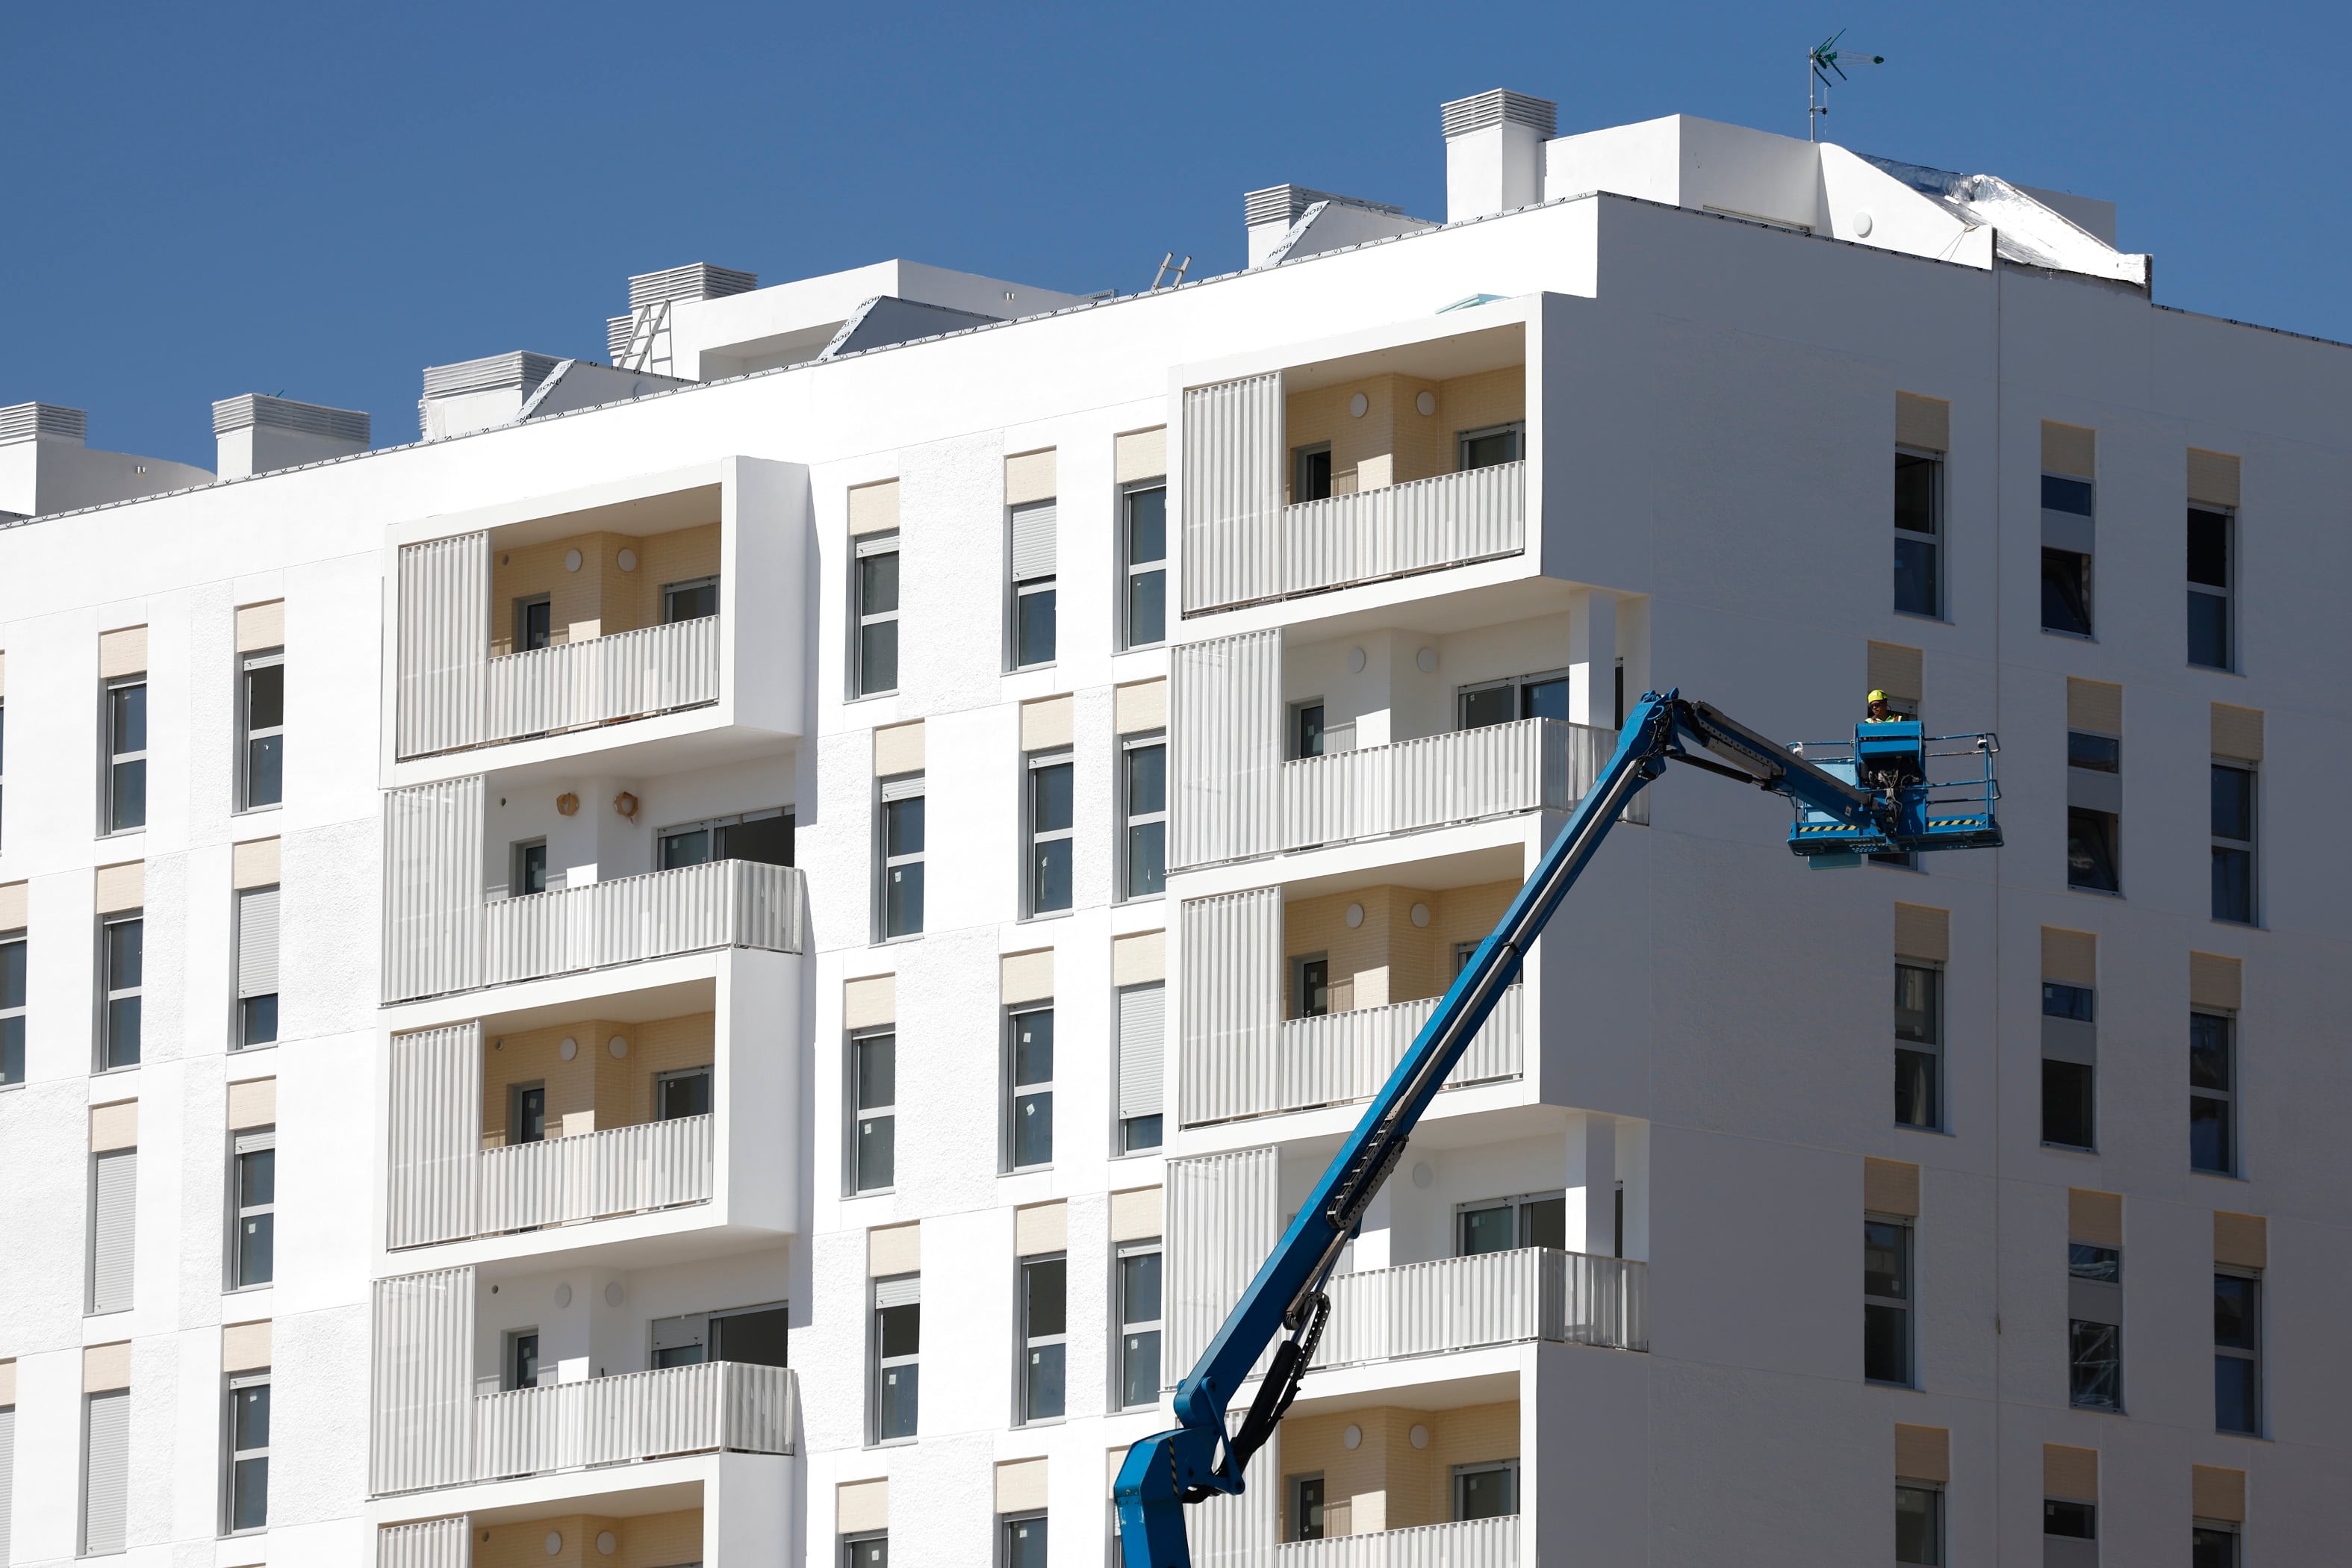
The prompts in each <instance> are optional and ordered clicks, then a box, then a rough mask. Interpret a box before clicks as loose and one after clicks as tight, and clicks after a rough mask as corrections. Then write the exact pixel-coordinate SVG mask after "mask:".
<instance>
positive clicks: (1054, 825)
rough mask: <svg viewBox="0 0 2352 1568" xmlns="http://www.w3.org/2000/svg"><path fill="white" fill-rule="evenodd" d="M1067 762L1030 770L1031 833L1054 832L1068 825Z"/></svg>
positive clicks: (1069, 771) (1069, 773) (1071, 770)
mask: <svg viewBox="0 0 2352 1568" xmlns="http://www.w3.org/2000/svg"><path fill="white" fill-rule="evenodd" d="M1075 772H1076V770H1075V769H1074V768H1073V767H1072V766H1071V765H1070V764H1069V763H1055V764H1054V765H1053V766H1052V767H1046V768H1031V769H1030V770H1029V826H1030V830H1031V831H1032V832H1034V833H1053V832H1056V831H1059V830H1062V829H1066V828H1067V827H1068V826H1070V823H1071V821H1072V816H1071V779H1072V776H1073V774H1074V773H1075Z"/></svg>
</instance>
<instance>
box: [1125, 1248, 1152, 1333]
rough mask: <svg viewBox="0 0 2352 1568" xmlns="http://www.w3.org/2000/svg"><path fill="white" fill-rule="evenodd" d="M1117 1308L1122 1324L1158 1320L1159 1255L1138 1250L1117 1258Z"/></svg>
mask: <svg viewBox="0 0 2352 1568" xmlns="http://www.w3.org/2000/svg"><path fill="white" fill-rule="evenodd" d="M1118 1310H1119V1321H1120V1322H1122V1323H1156V1322H1158V1321H1160V1254H1158V1253H1156V1252H1139V1253H1136V1254H1134V1255H1133V1256H1131V1257H1128V1258H1120V1259H1119V1260H1118Z"/></svg>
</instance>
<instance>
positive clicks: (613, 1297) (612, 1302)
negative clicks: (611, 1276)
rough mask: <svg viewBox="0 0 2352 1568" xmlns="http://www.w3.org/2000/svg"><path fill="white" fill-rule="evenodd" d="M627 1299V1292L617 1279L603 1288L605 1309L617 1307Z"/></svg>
mask: <svg viewBox="0 0 2352 1568" xmlns="http://www.w3.org/2000/svg"><path fill="white" fill-rule="evenodd" d="M628 1299H629V1292H628V1291H627V1290H626V1289H624V1288H623V1286H622V1284H621V1282H620V1281H619V1280H618V1279H615V1280H614V1281H613V1282H612V1283H611V1284H609V1285H607V1286H605V1287H604V1305H606V1306H607V1307H617V1306H619V1305H620V1304H621V1303H622V1302H624V1301H625V1300H628Z"/></svg>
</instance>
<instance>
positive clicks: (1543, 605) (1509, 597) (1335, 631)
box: [1283, 576, 1577, 648]
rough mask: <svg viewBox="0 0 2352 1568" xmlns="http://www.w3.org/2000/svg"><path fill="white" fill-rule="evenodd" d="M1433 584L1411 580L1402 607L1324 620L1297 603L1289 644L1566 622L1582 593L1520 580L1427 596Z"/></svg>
mask: <svg viewBox="0 0 2352 1568" xmlns="http://www.w3.org/2000/svg"><path fill="white" fill-rule="evenodd" d="M1432 581H1433V577H1432V576H1417V577H1412V578H1410V579H1407V582H1409V583H1410V584H1411V588H1412V594H1413V596H1412V598H1410V599H1409V600H1406V601H1404V602H1402V603H1398V604H1390V605H1375V606H1374V607H1372V608H1370V609H1367V610H1356V611H1352V612H1350V613H1349V614H1347V615H1340V616H1325V617H1323V618H1321V619H1319V620H1318V619H1315V618H1313V617H1312V616H1311V614H1310V612H1311V611H1312V610H1313V608H1314V606H1315V601H1314V600H1313V599H1311V598H1307V599H1294V600H1292V601H1291V602H1290V605H1289V608H1290V609H1291V610H1292V611H1293V612H1294V613H1295V615H1296V616H1297V618H1296V619H1293V620H1291V621H1289V622H1288V623H1287V624H1286V626H1284V628H1283V641H1284V644H1285V646H1286V647H1294V648H1295V647H1305V646H1307V645H1308V644H1312V643H1321V642H1334V641H1337V640H1338V639H1339V638H1341V637H1362V636H1364V635H1366V634H1368V633H1371V632H1385V631H1415V632H1429V633H1433V634H1437V635H1441V636H1442V635H1445V634H1450V633H1454V632H1467V631H1482V630H1484V629H1486V627H1489V626H1502V625H1504V624H1506V623H1507V622H1510V621H1526V620H1533V619H1535V618H1536V617H1537V616H1564V615H1566V614H1567V613H1568V609H1569V605H1570V600H1571V599H1572V598H1573V597H1574V595H1575V593H1576V587H1577V585H1576V584H1573V583H1565V582H1562V581H1561V580H1560V579H1559V578H1557V577H1521V578H1518V579H1517V580H1515V581H1512V582H1507V583H1489V584H1484V585H1482V586H1480V587H1475V588H1465V589H1463V590H1461V591H1460V592H1458V593H1452V594H1433V593H1429V592H1427V591H1426V590H1427V589H1428V588H1429V586H1430V584H1431V583H1432Z"/></svg>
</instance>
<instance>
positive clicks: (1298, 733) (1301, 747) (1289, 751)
mask: <svg viewBox="0 0 2352 1568" xmlns="http://www.w3.org/2000/svg"><path fill="white" fill-rule="evenodd" d="M1282 711H1283V723H1282V751H1283V760H1284V761H1285V762H1292V763H1300V762H1305V761H1306V760H1307V758H1309V757H1320V756H1326V755H1328V754H1329V752H1328V748H1329V745H1330V740H1331V731H1330V726H1329V724H1328V721H1326V719H1325V717H1324V704H1323V699H1321V698H1320V697H1302V698H1300V699H1299V700H1297V701H1296V702H1291V703H1287V704H1286V705H1285V706H1284V708H1283V710H1282ZM1309 713H1312V714H1314V715H1315V749H1314V750H1313V751H1311V752H1310V751H1308V750H1307V715H1308V714H1309Z"/></svg>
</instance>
